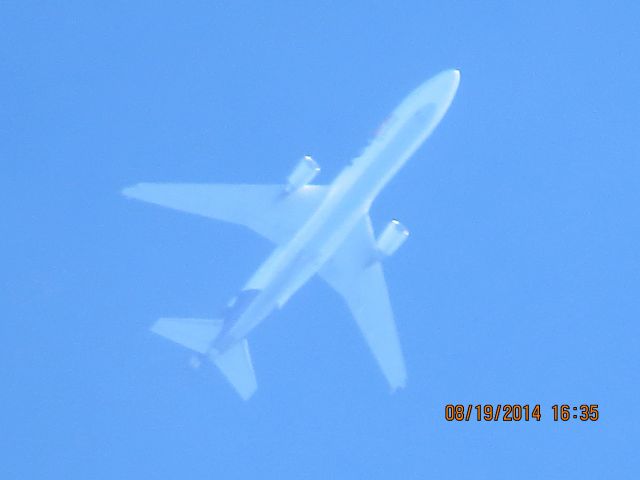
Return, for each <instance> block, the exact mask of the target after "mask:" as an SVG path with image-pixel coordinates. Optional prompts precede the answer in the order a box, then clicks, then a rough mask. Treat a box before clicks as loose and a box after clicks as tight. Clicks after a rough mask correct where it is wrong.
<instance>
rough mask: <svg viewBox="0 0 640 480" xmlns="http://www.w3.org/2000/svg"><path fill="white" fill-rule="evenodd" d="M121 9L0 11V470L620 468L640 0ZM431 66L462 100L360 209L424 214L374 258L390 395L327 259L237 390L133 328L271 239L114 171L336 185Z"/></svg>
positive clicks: (167, 311)
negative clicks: (502, 413) (307, 167)
mask: <svg viewBox="0 0 640 480" xmlns="http://www.w3.org/2000/svg"><path fill="white" fill-rule="evenodd" d="M133 3H134V4H132V2H109V3H105V4H100V5H95V4H91V2H71V1H70V2H64V3H62V4H53V3H50V2H4V3H3V4H2V6H0V49H1V50H0V72H1V75H0V87H1V88H0V100H1V102H0V103H1V105H2V109H1V111H2V115H0V135H1V139H2V141H1V142H0V162H1V163H0V166H1V170H0V173H1V174H2V179H3V186H2V188H1V189H0V200H1V204H2V211H3V216H2V217H3V219H2V226H3V228H2V234H1V235H0V247H1V250H0V251H2V252H3V254H2V269H1V270H0V271H1V272H2V277H1V281H2V283H1V284H0V292H1V298H2V306H3V310H4V312H5V314H4V319H3V320H2V322H0V332H1V336H2V338H3V339H4V341H3V348H2V350H1V351H0V359H1V361H2V365H3V367H2V369H1V370H0V371H1V372H2V373H1V384H0V385H1V390H0V392H1V394H0V395H1V396H0V399H1V404H2V409H1V411H2V413H0V431H1V432H2V434H1V435H0V460H1V461H0V473H1V474H2V477H3V478H21V479H22V478H65V479H68V478H87V477H88V478H96V479H98V478H100V479H102V478H105V479H111V478H172V479H174V478H195V477H199V478H256V477H259V478H322V479H325V478H428V477H429V476H430V477H432V478H613V477H616V478H637V476H638V474H639V473H640V464H639V461H638V455H637V451H638V443H639V442H638V433H640V432H639V428H638V426H639V422H638V414H637V411H636V409H637V407H638V403H639V402H638V401H639V400H640V390H639V388H638V384H639V382H640V375H639V374H638V366H639V364H640V362H639V360H640V358H639V357H640V355H639V354H638V351H639V347H640V345H639V342H638V337H639V334H640V328H639V326H638V314H639V313H640V312H639V310H640V309H639V308H638V299H637V292H638V286H639V283H640V282H639V270H640V268H639V267H640V261H639V260H640V259H639V255H638V248H637V243H638V238H639V233H640V228H639V225H640V223H639V220H640V218H639V215H638V205H639V200H640V195H639V193H638V178H639V175H640V163H639V162H638V154H639V153H640V145H639V142H640V140H639V138H640V130H639V127H638V125H639V120H640V114H639V113H638V112H639V111H640V95H638V92H637V90H638V84H639V82H640V58H639V57H640V56H639V54H638V51H640V40H639V39H640V35H639V30H638V26H637V19H638V16H639V14H640V7H638V6H636V4H635V2H616V3H615V7H614V6H610V4H609V3H607V2H577V1H576V2H570V1H567V2H543V3H540V2H438V3H432V2H411V1H407V2H402V4H401V5H394V4H393V2H264V3H258V2H230V1H223V2H211V1H197V2H188V3H186V4H184V3H178V2H175V3H171V2H133ZM611 5H613V4H611ZM445 68H459V69H460V70H461V72H462V79H461V85H460V89H459V91H458V95H457V97H456V99H455V100H454V103H453V105H452V107H451V109H450V111H449V113H448V114H447V116H446V117H445V118H444V120H443V122H442V123H441V125H440V126H439V128H438V129H437V130H436V132H435V133H434V135H433V136H432V137H431V139H430V140H429V141H428V142H427V143H426V144H425V145H424V146H423V148H422V149H421V150H420V151H419V152H418V153H417V154H416V155H415V157H414V158H412V159H411V160H410V161H409V163H408V164H407V165H406V166H405V168H404V169H403V170H402V171H401V172H400V173H399V174H398V176H397V177H396V178H395V179H394V180H393V182H392V183H391V184H390V185H389V186H388V187H387V189H386V190H385V191H384V192H383V193H382V194H381V196H380V197H379V199H378V200H377V201H376V203H375V204H374V206H373V209H372V212H371V215H372V219H373V223H374V226H375V227H376V228H377V229H380V228H381V227H382V226H383V225H384V224H385V223H386V222H387V221H388V220H389V219H390V218H393V217H397V218H399V219H400V220H402V221H403V223H405V224H406V225H407V226H408V227H409V229H410V230H411V232H412V235H411V237H410V240H409V241H408V242H407V243H406V244H405V245H404V246H403V247H402V249H401V250H400V251H399V252H398V253H397V255H396V256H395V257H394V258H392V259H391V260H390V261H389V262H388V264H387V265H386V267H385V270H386V276H387V281H388V284H389V290H390V295H391V298H392V302H393V306H394V310H395V314H396V319H397V323H398V328H399V331H400V335H401V340H402V343H403V347H404V352H405V356H406V362H407V369H408V374H409V380H408V385H407V388H406V389H405V390H403V391H401V392H398V393H396V394H394V395H389V394H388V391H387V387H386V385H385V383H384V379H383V377H382V376H381V375H380V374H379V372H378V371H377V368H376V365H375V362H374V361H373V359H372V357H371V356H370V355H369V353H368V351H367V349H366V346H365V344H364V342H363V341H362V339H361V338H360V336H359V333H358V331H357V328H356V327H355V324H354V322H353V321H352V320H351V318H350V315H349V313H348V312H347V310H346V307H345V306H344V305H343V303H342V302H341V300H340V299H339V298H338V296H337V295H335V294H334V292H332V291H330V290H329V288H328V287H327V286H325V285H324V284H323V283H321V282H320V281H318V280H314V281H312V282H310V283H309V284H308V285H307V286H306V287H305V288H304V289H303V290H301V291H300V292H299V293H298V294H297V295H296V296H295V297H294V298H293V299H292V301H291V302H290V304H289V305H288V306H287V307H286V308H285V309H284V310H282V311H281V312H280V313H279V314H278V315H276V317H275V318H273V319H271V320H270V321H269V322H268V323H265V324H264V325H262V326H261V327H260V328H259V329H258V330H257V331H256V332H255V333H254V335H253V336H252V337H251V339H250V341H251V344H252V351H253V359H254V364H255V368H256V373H257V376H258V382H259V390H258V393H257V394H256V396H255V397H254V398H253V399H252V400H251V401H250V402H248V403H242V402H241V401H239V400H238V398H237V397H236V396H235V393H234V392H233V391H232V389H230V388H229V387H228V386H227V385H226V384H225V382H224V380H223V379H222V378H221V377H220V375H219V374H218V373H217V372H216V371H214V370H213V369H201V370H200V371H198V372H194V371H192V370H191V369H190V368H189V367H188V363H187V360H188V354H187V353H186V352H185V351H183V350H181V349H180V348H179V347H177V346H174V345H171V344H169V343H168V342H165V341H163V340H162V339H159V338H157V337H154V336H153V335H152V334H150V333H149V331H148V327H149V325H150V324H151V323H152V322H153V321H154V320H155V319H156V318H158V317H160V316H164V315H176V316H199V317H207V316H212V315H213V314H215V312H217V311H218V310H219V308H220V307H221V306H222V305H223V304H224V302H226V300H227V299H228V298H229V297H230V296H231V295H232V294H233V293H234V292H235V291H236V290H237V289H238V288H240V287H241V285H242V284H243V283H244V281H245V280H246V278H247V277H248V276H249V275H250V274H251V273H252V272H253V269H254V268H255V267H256V266H257V265H258V264H259V262H260V261H261V260H262V259H263V258H264V257H265V256H266V255H267V254H268V253H269V251H270V248H271V247H270V246H269V245H268V244H267V243H266V242H265V241H263V240H262V239H260V238H258V237H256V236H254V235H253V234H252V233H250V232H248V231H245V230H243V229H242V228H240V227H236V226H232V225H226V224H221V223H215V222H212V221H207V220H206V219H201V218H197V217H191V216H188V215H181V214H179V213H177V212H172V211H169V210H162V209H160V208H155V207H153V206H149V205H144V204H142V203H137V202H133V201H128V200H126V199H125V198H123V197H121V196H120V195H119V191H120V189H121V188H122V187H124V186H126V185H129V184H132V183H136V182H138V181H209V182H228V183H234V182H250V183H278V182H282V181H284V179H285V178H286V176H287V175H288V174H289V172H290V171H291V169H292V168H293V166H294V164H295V162H296V160H297V159H298V158H299V157H300V156H301V155H303V154H306V153H310V154H312V155H314V157H315V158H316V160H317V161H318V162H319V163H320V164H321V166H322V169H323V171H322V173H321V176H320V177H319V178H318V181H319V182H329V181H330V180H331V179H332V178H333V177H334V176H335V175H336V174H337V173H338V172H339V171H340V169H341V168H342V167H343V166H344V165H345V164H346V163H347V162H348V161H349V159H351V158H352V157H353V156H355V155H356V154H357V153H358V152H359V151H360V150H361V148H362V146H363V145H364V144H365V143H366V142H367V140H368V139H369V138H370V137H371V135H372V133H373V132H374V131H375V129H376V127H377V125H378V124H379V123H380V122H381V121H382V120H383V119H384V118H385V117H386V116H387V114H388V113H389V112H390V111H391V110H392V109H393V108H394V107H395V105H396V104H397V103H398V102H399V101H400V100H401V99H402V98H403V97H404V96H405V95H406V94H407V93H408V92H409V91H410V90H411V89H413V88H414V87H415V86H417V85H418V84H420V83H421V82H422V81H424V80H425V79H426V78H428V77H429V76H431V75H433V74H435V73H437V72H438V71H440V70H443V69H445ZM448 403H464V404H468V403H473V404H486V403H523V404H541V405H542V413H543V419H542V421H541V422H539V423H525V422H521V423H502V422H499V423H484V422H483V423H477V422H469V423H448V422H446V421H445V420H444V406H445V405H446V404H448ZM556 403H569V404H573V405H575V404H581V403H597V404H599V405H600V411H601V417H600V420H599V421H598V422H596V423H579V422H575V421H572V422H569V423H558V422H554V421H553V420H552V418H551V405H553V404H556Z"/></svg>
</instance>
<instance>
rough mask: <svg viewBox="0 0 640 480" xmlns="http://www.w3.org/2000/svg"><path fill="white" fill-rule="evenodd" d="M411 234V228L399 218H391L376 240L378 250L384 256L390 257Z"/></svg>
mask: <svg viewBox="0 0 640 480" xmlns="http://www.w3.org/2000/svg"><path fill="white" fill-rule="evenodd" d="M408 236H409V230H407V229H406V228H405V226H404V225H402V224H401V223H400V222H399V221H398V220H395V219H394V220H391V221H390V222H389V224H388V225H387V227H386V228H385V229H384V231H383V232H382V234H380V236H379V237H378V240H377V241H376V247H377V249H378V252H380V254H381V255H382V256H385V257H389V256H391V255H393V254H394V253H395V251H396V250H398V248H400V245H402V244H403V243H404V242H405V241H406V240H407V237H408Z"/></svg>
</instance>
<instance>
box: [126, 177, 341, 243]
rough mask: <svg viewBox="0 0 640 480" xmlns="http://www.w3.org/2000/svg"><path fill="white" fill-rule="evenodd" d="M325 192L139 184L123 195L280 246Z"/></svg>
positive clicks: (273, 187) (323, 188)
mask: <svg viewBox="0 0 640 480" xmlns="http://www.w3.org/2000/svg"><path fill="white" fill-rule="evenodd" d="M328 190H329V187H326V186H321V185H307V186H304V187H302V188H300V189H298V190H296V191H294V192H291V193H288V194H285V193H284V192H285V186H284V185H225V184H206V183H202V184H197V183H139V184H137V185H134V186H132V187H128V188H125V189H124V190H123V191H122V193H123V194H124V195H125V196H127V197H131V198H136V199H138V200H143V201H145V202H150V203H155V204H156V205H161V206H163V207H169V208H173V209H175V210H181V211H184V212H189V213H194V214H197V215H202V216H205V217H209V218H214V219H217V220H223V221H226V222H231V223H236V224H239V225H244V226H245V227H248V228H250V229H251V230H253V231H255V232H256V233H258V234H260V235H262V236H263V237H265V238H267V239H269V240H271V241H272V242H274V243H276V244H282V243H284V242H286V241H288V240H289V239H290V238H291V237H292V235H293V234H294V233H295V232H296V231H298V229H299V228H300V227H301V226H302V225H303V224H304V222H306V221H307V220H308V219H309V218H310V217H311V215H312V214H313V212H315V210H316V209H317V208H318V206H319V205H320V203H321V202H322V200H323V199H324V198H325V197H326V194H327V191H328Z"/></svg>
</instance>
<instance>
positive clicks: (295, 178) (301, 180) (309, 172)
mask: <svg viewBox="0 0 640 480" xmlns="http://www.w3.org/2000/svg"><path fill="white" fill-rule="evenodd" d="M318 172H320V167H319V166H318V164H317V163H316V161H315V160H314V159H313V158H311V157H310V156H309V155H305V156H304V157H302V159H301V160H300V161H299V162H298V165H296V168H295V169H294V170H293V172H291V175H289V177H288V178H287V186H286V187H285V192H287V193H290V192H294V191H296V190H298V189H300V188H302V187H304V186H305V185H308V184H309V182H310V181H311V180H313V179H314V178H315V176H316V175H317V174H318Z"/></svg>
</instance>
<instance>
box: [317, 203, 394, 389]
mask: <svg viewBox="0 0 640 480" xmlns="http://www.w3.org/2000/svg"><path fill="white" fill-rule="evenodd" d="M376 254H377V252H376V247H375V239H374V235H373V229H372V227H371V220H370V219H369V215H364V216H363V217H362V220H361V221H360V222H359V223H358V224H357V225H356V226H355V228H354V229H353V231H352V232H351V233H350V234H349V236H348V237H347V239H346V240H345V242H344V243H343V245H342V246H340V248H339V249H338V251H337V252H336V253H335V255H334V256H333V257H332V258H331V259H330V260H329V261H328V262H327V263H326V264H325V265H324V266H323V267H322V269H321V270H320V271H319V272H318V273H319V275H320V276H321V277H322V278H323V279H324V280H325V281H326V282H327V283H328V284H329V285H330V286H331V287H333V288H334V289H335V290H336V291H337V292H338V293H339V294H340V295H342V297H343V298H344V300H345V301H346V303H347V305H348V306H349V309H350V310H351V313H352V314H353V316H354V317H355V320H356V323H357V324H358V327H360V331H361V332H362V334H363V335H364V338H365V340H366V341H367V344H368V345H369V348H370V349H371V352H372V353H373V356H374V357H375V358H376V360H377V362H378V365H379V366H380V369H381V370H382V372H383V373H384V376H385V377H386V378H387V381H388V382H389V385H390V386H391V388H392V389H393V390H395V389H397V388H399V387H403V386H404V384H405V380H406V376H407V375H406V370H405V366H404V359H403V356H402V349H401V347H400V341H399V340H398V333H397V331H396V325H395V322H394V319H393V312H392V310H391V304H390V302H389V294H388V292H387V285H386V283H385V280H384V274H383V271H382V265H381V264H380V262H379V261H378V260H377V259H376Z"/></svg>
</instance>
